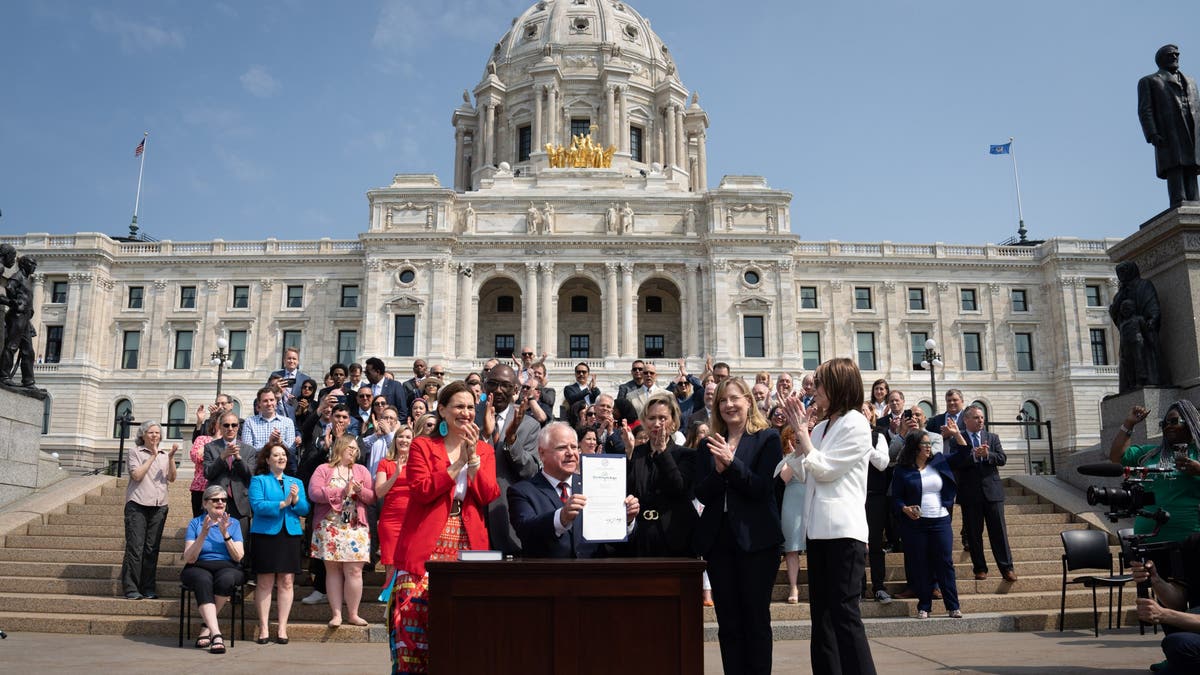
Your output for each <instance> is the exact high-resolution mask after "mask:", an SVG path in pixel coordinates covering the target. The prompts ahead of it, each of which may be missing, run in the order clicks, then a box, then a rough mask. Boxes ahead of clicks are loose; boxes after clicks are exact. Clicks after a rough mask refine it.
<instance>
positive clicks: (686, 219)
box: [683, 206, 700, 234]
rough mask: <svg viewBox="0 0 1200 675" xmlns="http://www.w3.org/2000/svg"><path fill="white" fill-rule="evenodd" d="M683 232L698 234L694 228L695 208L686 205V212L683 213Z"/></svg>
mask: <svg viewBox="0 0 1200 675" xmlns="http://www.w3.org/2000/svg"><path fill="white" fill-rule="evenodd" d="M683 233H684V234H692V233H695V234H700V233H699V232H698V231H697V230H696V209H693V208H692V207H690V206H689V207H688V209H687V212H686V213H684V214H683Z"/></svg>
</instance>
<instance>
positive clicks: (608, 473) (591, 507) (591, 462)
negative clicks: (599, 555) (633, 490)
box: [580, 455, 628, 542]
mask: <svg viewBox="0 0 1200 675" xmlns="http://www.w3.org/2000/svg"><path fill="white" fill-rule="evenodd" d="M580 462H581V466H582V467H583V471H582V473H583V484H582V486H581V491H582V493H583V494H584V495H586V496H587V505H586V506H584V507H583V514H582V515H581V516H580V518H581V519H582V520H583V532H582V533H581V534H582V535H583V539H584V540H585V541H590V542H604V541H625V539H626V538H627V536H628V535H627V532H626V527H625V455H583V456H581V457H580Z"/></svg>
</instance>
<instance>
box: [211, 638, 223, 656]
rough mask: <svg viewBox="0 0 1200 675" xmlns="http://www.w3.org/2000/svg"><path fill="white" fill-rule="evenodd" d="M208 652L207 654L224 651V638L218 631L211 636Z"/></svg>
mask: <svg viewBox="0 0 1200 675" xmlns="http://www.w3.org/2000/svg"><path fill="white" fill-rule="evenodd" d="M208 653H209V654H224V653H225V639H224V638H222V637H221V634H220V633H217V634H216V635H214V636H212V644H211V645H209V647H208Z"/></svg>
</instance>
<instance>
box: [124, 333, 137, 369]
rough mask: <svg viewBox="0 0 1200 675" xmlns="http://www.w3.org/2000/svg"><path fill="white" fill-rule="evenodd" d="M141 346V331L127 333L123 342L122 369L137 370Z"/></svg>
mask: <svg viewBox="0 0 1200 675" xmlns="http://www.w3.org/2000/svg"><path fill="white" fill-rule="evenodd" d="M141 346H142V332H141V331H139V330H127V331H125V338H124V339H123V340H122V342H121V368H124V369H125V370H137V367H138V350H139V349H140V348H141Z"/></svg>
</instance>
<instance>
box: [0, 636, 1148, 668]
mask: <svg viewBox="0 0 1200 675" xmlns="http://www.w3.org/2000/svg"><path fill="white" fill-rule="evenodd" d="M0 628H4V629H6V630H8V631H9V637H8V639H7V640H3V641H0V663H3V664H4V666H3V670H4V671H5V672H10V673H18V672H27V673H65V672H80V671H85V670H87V671H92V672H122V673H128V674H134V673H164V672H170V673H184V672H202V671H204V670H211V669H213V668H214V667H219V669H220V672H222V673H252V672H279V673H329V672H337V673H339V674H340V675H350V674H351V673H384V672H388V670H389V667H390V664H389V662H388V649H387V646H386V645H384V644H371V643H364V644H350V643H327V644H320V643H313V642H293V643H291V644H289V645H286V646H280V645H275V644H270V645H265V646H259V645H256V644H254V643H252V642H249V641H246V642H238V643H237V645H236V646H235V647H233V648H232V649H230V650H229V652H228V653H227V654H225V655H224V656H215V655H211V654H208V653H207V652H204V651H200V650H197V649H191V648H187V649H180V648H178V647H176V646H175V644H176V642H175V640H174V639H168V638H142V637H136V636H135V637H113V636H82V635H56V634H46V633H21V632H19V631H14V630H12V629H13V628H14V626H0ZM871 650H872V653H873V654H874V656H875V665H876V668H877V669H878V671H879V672H880V673H886V674H888V675H892V674H899V673H999V674H1005V675H1020V674H1023V673H1029V674H1031V675H1032V674H1034V673H1037V674H1039V675H1045V674H1050V675H1066V674H1067V673H1142V672H1149V671H1148V666H1149V665H1150V664H1151V663H1153V662H1155V661H1158V660H1159V659H1161V658H1162V657H1161V654H1162V652H1161V651H1160V650H1159V649H1158V637H1156V636H1153V635H1146V636H1141V635H1138V632H1137V629H1136V628H1134V629H1124V630H1120V631H1107V632H1102V633H1101V635H1100V637H1099V638H1096V637H1094V636H1093V635H1092V633H1091V632H1088V631H1068V632H1066V633H1061V634H1060V633H1057V632H1049V633H992V634H973V635H962V636H958V637H948V636H930V637H910V638H879V639H875V640H871ZM704 661H705V667H704V672H705V674H706V675H719V673H721V657H720V653H719V651H718V647H717V644H716V643H711V642H710V643H705V645H704ZM495 672H496V673H503V672H504V671H503V670H502V669H501V668H497V669H496V671H495ZM774 672H775V673H788V674H790V673H807V672H809V665H808V641H806V640H789V641H781V642H776V643H775V670H774Z"/></svg>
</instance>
